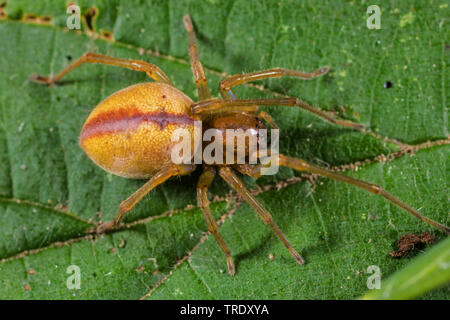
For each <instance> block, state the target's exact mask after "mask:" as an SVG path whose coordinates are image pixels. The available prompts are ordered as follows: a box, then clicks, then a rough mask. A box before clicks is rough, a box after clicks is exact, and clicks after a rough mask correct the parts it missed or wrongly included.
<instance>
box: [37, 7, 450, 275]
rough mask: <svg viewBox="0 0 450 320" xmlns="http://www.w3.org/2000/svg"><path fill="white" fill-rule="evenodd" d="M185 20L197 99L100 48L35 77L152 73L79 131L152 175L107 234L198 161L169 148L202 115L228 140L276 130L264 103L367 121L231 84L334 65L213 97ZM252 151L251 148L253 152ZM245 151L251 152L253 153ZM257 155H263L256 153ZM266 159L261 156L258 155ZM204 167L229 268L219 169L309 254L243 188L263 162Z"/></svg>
mask: <svg viewBox="0 0 450 320" xmlns="http://www.w3.org/2000/svg"><path fill="white" fill-rule="evenodd" d="M183 22H184V26H185V28H186V30H187V33H188V36H189V57H190V62H191V68H192V72H193V74H194V78H195V84H196V86H197V89H198V96H199V101H198V102H193V101H192V100H191V99H190V98H189V97H187V96H186V95H185V94H183V93H182V92H181V91H179V90H178V89H176V88H175V87H174V86H173V85H172V84H171V82H170V80H169V78H168V77H167V76H166V75H165V74H164V72H163V71H162V70H161V69H160V68H158V67H157V66H155V65H153V64H151V63H148V62H144V61H140V60H125V59H119V58H114V57H109V56H105V55H101V54H96V53H90V52H88V53H86V54H84V55H83V56H81V57H80V58H79V59H77V60H75V61H74V62H73V63H72V64H70V65H69V66H68V67H66V68H65V69H63V70H62V71H61V72H60V73H58V74H57V75H55V76H50V77H43V76H39V75H33V76H31V80H33V81H35V82H38V83H44V84H53V83H55V82H57V81H58V80H59V79H61V78H62V77H63V76H64V75H65V74H67V73H68V72H70V71H71V70H73V69H74V68H77V67H79V66H80V65H82V64H83V63H85V62H88V63H101V64H107V65H113V66H119V67H123V68H128V69H132V70H135V71H141V72H145V73H147V75H148V76H149V77H151V78H152V79H153V80H154V81H155V82H148V83H142V84H137V85H134V86H130V87H128V88H125V89H122V90H120V91H118V92H116V93H114V94H112V95H111V96H110V97H108V98H106V99H105V100H104V101H103V102H101V103H100V104H99V105H98V106H97V107H96V108H95V109H94V110H93V111H92V113H91V114H90V115H89V117H88V118H87V120H86V122H85V123H84V125H83V128H82V130H81V134H80V140H79V142H80V146H81V148H82V149H83V150H84V151H85V152H86V154H87V155H88V156H89V157H90V158H91V159H92V160H93V161H94V162H95V163H96V164H97V165H99V166H100V167H102V168H103V169H105V170H106V171H108V172H111V173H113V174H116V175H119V176H122V177H126V178H134V179H149V181H148V182H146V183H145V184H144V185H143V186H142V187H141V188H140V189H138V190H137V191H136V192H135V193H133V194H132V195H131V196H130V197H129V198H128V199H126V200H125V201H123V202H122V203H121V205H120V208H119V212H118V214H117V216H116V218H115V219H114V220H113V221H110V222H106V223H104V224H102V225H101V226H99V228H98V232H104V231H106V230H108V229H110V228H112V227H114V226H115V225H117V224H118V223H119V222H120V220H121V218H122V217H123V215H124V214H126V213H127V212H129V211H130V210H131V209H132V208H133V207H134V206H135V205H136V203H138V202H139V201H140V200H141V199H142V198H143V197H144V196H145V195H146V194H147V193H148V192H149V191H150V190H152V189H153V188H155V187H156V186H158V185H159V184H161V183H163V182H165V181H166V180H167V179H169V178H170V177H173V176H177V175H186V174H190V173H191V172H193V171H194V170H195V168H196V165H194V164H174V162H173V161H172V160H171V153H170V150H171V149H172V148H173V146H174V142H173V141H172V140H171V136H172V134H173V132H174V130H176V129H178V128H184V129H187V130H188V131H189V132H190V134H191V137H192V132H193V130H194V124H193V122H194V121H202V123H203V124H204V126H203V127H206V128H214V129H216V130H218V131H219V132H221V135H222V137H223V138H224V144H226V139H225V136H226V132H225V131H226V129H229V128H232V129H235V128H241V129H244V130H245V129H260V128H265V127H266V126H265V125H264V122H263V121H265V122H266V123H267V124H268V126H269V127H270V128H277V126H276V124H275V122H274V121H273V119H272V118H271V117H270V115H268V114H267V113H265V112H263V111H258V108H259V106H272V105H279V106H294V107H299V108H301V109H303V110H306V111H308V112H312V113H314V114H315V115H317V116H319V117H321V118H322V119H324V120H326V121H329V122H331V123H333V124H336V125H340V126H344V127H348V128H352V129H356V130H361V129H363V128H364V127H363V126H362V125H360V124H356V123H353V122H350V121H344V120H338V119H335V118H334V117H332V116H330V115H329V114H328V113H326V112H324V111H322V110H320V109H317V108H315V107H312V106H310V105H308V104H307V103H305V102H303V101H301V100H299V99H297V98H277V99H248V100H242V99H237V98H236V96H235V95H234V94H233V92H232V90H231V88H232V87H234V86H237V85H241V84H244V83H247V82H250V81H254V80H261V79H267V78H279V77H284V76H291V77H297V78H300V79H313V78H316V77H318V76H321V75H324V74H326V73H327V72H328V70H329V68H328V67H323V68H320V69H318V70H316V71H314V72H312V73H305V72H299V71H294V70H288V69H281V68H274V69H268V70H263V71H257V72H253V73H246V74H237V75H233V76H230V77H227V78H226V79H224V80H222V81H221V82H220V93H221V96H222V99H214V98H211V95H210V91H209V87H208V83H207V81H206V77H205V73H204V71H203V67H202V64H201V63H200V60H199V57H198V49H197V46H196V44H195V33H194V29H193V25H192V22H191V19H190V17H189V15H185V16H184V17H183ZM247 152H248V150H247ZM246 156H249V154H248V153H247V154H246ZM258 156H259V155H258ZM260 160H261V159H260ZM278 162H279V165H281V166H286V167H289V168H293V169H294V170H298V171H304V172H309V173H313V174H317V175H320V176H324V177H327V178H331V179H335V180H339V181H342V182H345V183H348V184H352V185H354V186H357V187H359V188H362V189H365V190H367V191H369V192H371V193H374V194H377V195H380V196H382V197H384V198H386V199H387V200H389V201H391V202H392V203H394V204H395V205H397V206H399V207H400V208H403V209H404V210H406V211H407V212H409V213H411V214H412V215H414V216H415V217H417V218H419V219H421V220H422V221H424V222H426V223H429V224H431V225H433V226H435V227H437V228H439V229H440V230H442V231H444V232H446V233H447V234H449V233H450V229H449V228H448V227H446V226H444V225H441V224H439V223H438V222H435V221H433V220H431V219H429V218H427V217H424V216H422V215H421V214H420V213H419V212H417V211H416V210H414V209H413V208H411V207H409V206H408V205H406V204H405V203H403V202H402V201H400V200H399V199H397V198H395V197H394V196H393V195H391V194H390V193H388V192H387V191H385V190H383V189H382V188H381V187H379V186H377V185H374V184H371V183H368V182H365V181H361V180H358V179H354V178H351V177H348V176H346V175H342V174H338V173H336V172H333V171H330V170H327V169H324V168H321V167H319V166H316V165H313V164H310V163H308V162H306V161H305V160H302V159H297V158H292V157H289V156H285V155H282V154H279V155H278ZM202 167H203V172H202V174H201V176H200V178H199V181H198V184H197V201H198V206H199V207H200V208H201V211H202V213H203V216H204V219H205V222H206V225H207V227H208V231H209V232H210V233H211V234H212V235H213V236H214V237H215V239H216V240H217V243H218V244H219V246H220V248H221V249H222V251H223V252H224V254H225V256H226V259H227V265H228V271H229V273H230V274H231V275H234V274H235V266H234V263H233V259H232V257H231V252H230V249H229V248H228V246H227V245H226V244H225V242H224V240H223V239H222V237H221V235H220V234H219V231H218V226H217V223H216V221H215V220H214V218H213V216H212V214H211V212H210V209H209V200H208V195H207V191H208V188H209V186H210V185H211V183H212V181H213V179H214V177H215V174H216V172H218V173H219V175H220V177H221V178H222V179H223V180H225V181H226V182H227V183H228V185H230V186H231V187H232V188H233V189H234V190H235V191H236V192H237V193H238V194H239V195H240V196H241V197H242V198H243V199H244V200H245V201H247V202H248V203H249V204H250V206H251V207H252V208H253V209H254V210H255V211H256V213H257V214H258V215H259V217H260V218H261V219H262V220H263V221H264V222H265V223H266V224H267V225H269V226H270V228H272V230H273V232H274V233H275V234H276V235H277V236H278V237H279V238H280V240H281V241H282V242H283V244H284V245H285V247H286V248H287V249H288V250H289V252H290V253H291V254H292V256H293V257H294V259H295V261H297V263H298V264H300V265H301V264H303V263H304V260H303V258H302V257H301V256H300V254H298V253H297V251H296V250H295V249H294V248H293V247H292V245H291V244H290V243H289V241H288V240H287V239H286V237H285V236H284V235H283V232H282V231H281V230H280V228H279V227H278V226H277V224H276V223H275V222H274V221H273V218H272V216H271V214H270V213H269V212H268V211H267V210H266V209H264V207H263V206H262V205H261V204H260V203H259V202H258V201H257V200H256V199H255V197H254V196H253V195H252V194H251V193H250V192H249V191H248V190H247V189H246V188H245V186H244V185H243V183H242V181H241V179H240V178H239V177H238V176H237V175H236V171H238V172H240V173H242V174H244V175H249V176H251V177H254V178H258V177H260V176H261V172H262V170H263V168H264V166H263V165H262V164H261V163H260V164H255V165H250V164H239V163H238V162H232V163H227V164H219V163H213V164H204V163H203V164H202Z"/></svg>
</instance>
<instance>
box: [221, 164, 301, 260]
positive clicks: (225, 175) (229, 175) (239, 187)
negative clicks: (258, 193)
mask: <svg viewBox="0 0 450 320" xmlns="http://www.w3.org/2000/svg"><path fill="white" fill-rule="evenodd" d="M219 175H220V176H221V177H222V179H224V180H225V181H226V182H227V183H228V184H229V185H230V186H231V187H232V188H233V189H234V190H236V191H237V192H238V193H239V194H240V195H241V196H242V197H243V198H244V200H245V201H247V202H248V204H250V205H251V206H252V208H253V209H254V210H255V211H256V213H257V214H258V215H259V217H260V218H261V220H262V221H264V222H265V223H266V224H268V225H269V226H270V227H271V228H272V230H273V232H274V233H275V234H276V235H277V236H278V238H280V240H281V242H283V244H284V245H285V247H286V248H287V249H288V250H289V252H290V253H291V254H292V256H293V257H294V259H295V260H296V261H297V263H298V264H303V263H305V261H304V260H303V258H302V257H301V256H300V255H299V254H298V253H297V251H295V249H294V248H293V247H292V246H291V244H290V243H289V241H288V240H287V239H286V237H285V236H284V235H283V232H281V230H280V228H279V227H278V226H277V224H276V223H275V222H274V221H273V219H272V216H271V214H270V213H269V212H268V211H267V210H266V209H264V208H263V207H262V206H261V204H260V203H259V202H258V201H257V200H256V199H255V197H254V196H253V195H252V194H251V193H250V192H249V191H248V190H247V188H245V186H244V185H243V183H242V181H241V180H240V179H239V178H238V177H237V176H236V174H235V173H234V172H233V170H232V169H230V168H229V167H221V168H220V169H219Z"/></svg>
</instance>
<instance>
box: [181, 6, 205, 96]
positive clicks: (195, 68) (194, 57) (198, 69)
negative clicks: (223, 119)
mask: <svg viewBox="0 0 450 320" xmlns="http://www.w3.org/2000/svg"><path fill="white" fill-rule="evenodd" d="M183 23H184V27H185V28H186V30H187V32H188V36H189V58H190V60H191V69H192V73H193V74H194V78H195V85H196V86H197V90H198V96H199V99H200V100H204V99H209V98H210V97H211V95H210V93H209V87H208V81H207V80H206V76H205V72H204V71H203V66H202V63H201V62H200V59H199V57H198V48H197V45H196V44H195V32H194V27H193V26H192V21H191V17H190V16H189V15H188V14H186V15H185V16H184V17H183Z"/></svg>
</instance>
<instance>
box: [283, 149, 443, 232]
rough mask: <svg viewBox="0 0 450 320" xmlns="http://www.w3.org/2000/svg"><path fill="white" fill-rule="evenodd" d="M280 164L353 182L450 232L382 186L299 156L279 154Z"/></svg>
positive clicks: (349, 182)
mask: <svg viewBox="0 0 450 320" xmlns="http://www.w3.org/2000/svg"><path fill="white" fill-rule="evenodd" d="M279 164H280V165H282V166H285V167H290V168H293V169H295V170H298V171H306V172H310V173H315V174H318V175H321V176H324V177H327V178H330V179H334V180H339V181H342V182H345V183H348V184H352V185H354V186H357V187H359V188H362V189H364V190H367V191H369V192H371V193H373V194H377V195H380V196H382V197H384V198H386V199H387V200H389V201H391V202H392V203H394V204H395V205H397V206H398V207H400V208H403V209H405V210H406V211H408V212H409V213H410V214H412V215H413V216H415V217H416V218H418V219H420V220H422V221H424V222H426V223H428V224H431V225H432V226H434V227H436V228H438V229H440V230H442V231H444V232H445V233H447V234H450V228H449V227H447V226H444V225H442V224H440V223H438V222H436V221H434V220H431V219H430V218H427V217H424V216H423V215H421V214H420V213H419V212H417V211H416V210H414V209H413V208H411V207H410V206H408V205H407V204H405V203H403V202H402V201H400V200H399V199H397V198H396V197H394V196H393V195H392V194H390V193H389V192H387V191H385V190H383V189H382V188H381V187H380V186H378V185H375V184H372V183H368V182H365V181H362V180H358V179H355V178H351V177H349V176H345V175H343V174H339V173H336V172H333V171H330V170H327V169H324V168H321V167H318V166H315V165H312V164H310V163H307V162H306V161H304V160H302V159H298V158H292V157H287V156H284V155H281V154H280V155H279Z"/></svg>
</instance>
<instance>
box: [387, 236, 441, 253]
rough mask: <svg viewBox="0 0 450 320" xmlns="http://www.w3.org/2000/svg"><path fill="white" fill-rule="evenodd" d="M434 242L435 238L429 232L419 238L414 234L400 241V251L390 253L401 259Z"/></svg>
mask: <svg viewBox="0 0 450 320" xmlns="http://www.w3.org/2000/svg"><path fill="white" fill-rule="evenodd" d="M433 242H434V236H433V235H432V234H430V233H429V232H424V233H422V234H420V235H418V236H416V235H415V234H412V233H408V234H405V235H403V236H402V237H401V238H400V239H399V240H398V241H397V246H398V250H396V251H392V252H389V254H390V255H391V256H392V257H394V258H401V257H404V256H406V255H407V254H408V253H410V252H412V251H413V250H415V249H421V248H423V246H424V245H425V244H427V245H430V244H432V243H433Z"/></svg>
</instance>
